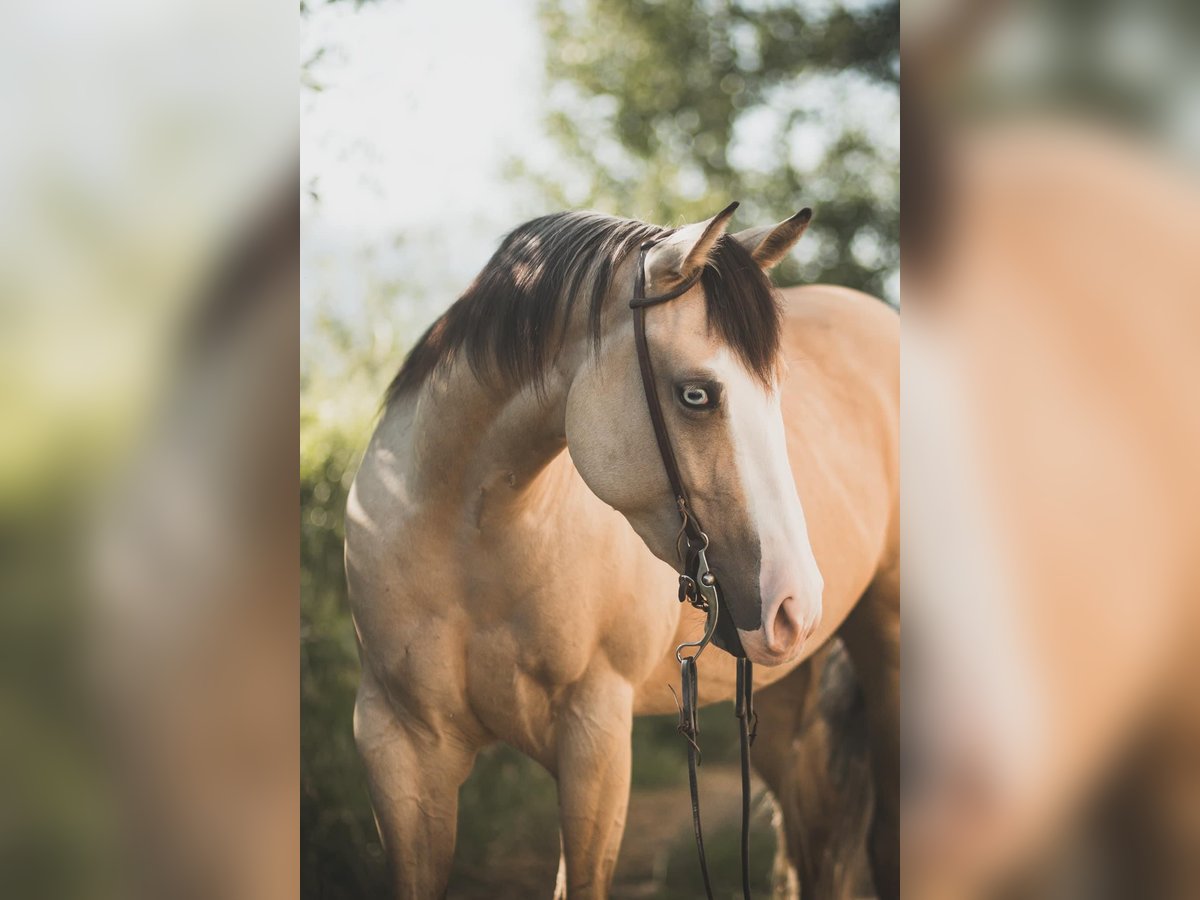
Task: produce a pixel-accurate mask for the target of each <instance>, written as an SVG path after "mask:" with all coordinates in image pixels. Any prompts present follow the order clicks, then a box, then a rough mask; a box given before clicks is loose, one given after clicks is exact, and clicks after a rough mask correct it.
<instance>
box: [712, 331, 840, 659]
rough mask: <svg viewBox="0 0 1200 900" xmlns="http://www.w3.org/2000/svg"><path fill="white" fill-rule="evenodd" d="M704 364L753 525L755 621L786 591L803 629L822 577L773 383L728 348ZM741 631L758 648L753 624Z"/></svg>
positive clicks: (817, 607)
mask: <svg viewBox="0 0 1200 900" xmlns="http://www.w3.org/2000/svg"><path fill="white" fill-rule="evenodd" d="M710 366H711V367H712V369H713V370H714V371H715V372H717V373H719V375H720V378H721V381H722V382H723V383H724V385H725V398H724V399H723V401H722V406H724V408H725V410H726V415H727V417H728V422H729V431H730V434H729V437H730V441H731V443H732V446H733V452H734V464H735V467H736V469H737V476H738V481H739V483H740V484H741V488H742V492H743V495H744V497H745V501H746V508H747V512H748V515H749V517H750V521H751V522H752V523H753V525H754V527H755V529H756V531H757V533H758V539H759V545H760V552H761V568H760V570H759V589H760V593H761V597H762V603H763V608H762V621H763V625H764V626H766V625H767V624H768V623H770V622H771V621H772V620H773V619H774V617H775V616H776V614H777V613H778V612H779V606H780V604H781V603H782V602H783V600H784V599H785V598H787V597H789V596H790V597H792V598H793V600H792V609H793V610H794V611H795V612H797V613H798V614H799V618H800V620H801V629H802V632H811V631H812V630H813V629H815V628H816V626H817V623H818V622H819V621H820V618H821V594H822V591H823V590H824V581H823V579H822V578H821V572H820V569H819V568H818V567H817V560H816V557H815V556H814V555H813V550H812V544H811V542H810V541H809V537H808V525H807V523H806V522H805V519H804V508H803V506H802V505H801V503H800V496H799V494H798V493H797V492H796V481H795V479H794V478H793V477H792V468H791V465H790V463H789V462H788V455H787V441H786V438H785V435H784V427H783V414H782V410H781V406H780V395H779V390H778V389H775V390H771V391H767V390H766V389H764V388H763V386H762V385H761V384H760V383H759V382H757V381H756V380H755V379H753V378H752V377H751V376H750V375H749V373H747V372H746V371H745V370H744V369H743V368H742V367H741V366H739V365H737V364H736V363H735V362H734V360H733V359H732V358H731V357H730V355H729V353H728V351H722V352H721V354H720V355H719V356H718V357H716V358H715V359H713V360H712V361H711V362H710ZM742 638H743V642H744V643H745V644H746V645H747V650H750V649H751V647H753V646H754V645H759V647H760V650H765V649H766V648H765V642H766V638H765V636H764V635H763V634H762V632H761V631H759V632H750V633H748V632H742ZM767 655H769V654H767ZM782 661H783V660H780V662H782Z"/></svg>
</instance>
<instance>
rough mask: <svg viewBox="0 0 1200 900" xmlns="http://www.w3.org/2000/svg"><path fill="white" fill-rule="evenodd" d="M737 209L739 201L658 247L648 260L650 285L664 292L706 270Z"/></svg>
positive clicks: (679, 232) (677, 232)
mask: <svg viewBox="0 0 1200 900" xmlns="http://www.w3.org/2000/svg"><path fill="white" fill-rule="evenodd" d="M737 208H738V204H737V201H734V202H733V203H730V204H729V205H728V206H727V207H725V208H724V209H723V210H721V211H720V212H719V213H717V214H716V215H715V216H713V217H712V218H711V219H707V220H705V221H703V222H695V223H693V224H691V225H684V226H683V227H682V228H677V229H675V231H673V232H671V234H670V235H669V236H668V237H665V238H663V239H662V240H661V241H659V242H658V243H657V244H655V245H654V247H653V248H651V250H650V253H649V254H648V255H647V257H646V273H647V275H648V276H649V278H650V281H651V282H653V283H654V284H655V285H656V287H657V288H658V289H661V288H662V287H663V286H666V285H669V284H671V283H672V282H678V281H683V280H684V279H685V278H690V277H691V276H692V275H694V274H695V273H696V270H697V269H700V268H703V267H704V266H705V264H707V263H708V254H709V253H711V252H712V249H713V247H715V246H716V243H717V241H718V240H719V239H720V237H721V235H723V234H724V233H725V227H726V226H727V225H728V224H729V220H730V219H731V218H732V217H733V211H734V210H735V209H737Z"/></svg>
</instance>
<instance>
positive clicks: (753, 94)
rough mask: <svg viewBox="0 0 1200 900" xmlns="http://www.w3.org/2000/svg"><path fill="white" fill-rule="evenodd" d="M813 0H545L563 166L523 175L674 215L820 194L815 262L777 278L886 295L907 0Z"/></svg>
mask: <svg viewBox="0 0 1200 900" xmlns="http://www.w3.org/2000/svg"><path fill="white" fill-rule="evenodd" d="M813 5H815V4H812V5H805V4H797V5H793V4H771V3H753V4H752V3H733V2H721V0H633V2H630V0H583V2H579V0H543V3H542V6H541V17H542V22H543V25H544V29H545V39H546V44H547V53H546V59H547V64H546V68H547V75H548V77H549V79H550V83H551V90H550V94H549V97H550V103H551V111H550V113H549V121H548V128H549V130H550V133H551V135H552V136H553V137H554V139H555V140H556V141H557V142H558V143H559V145H560V147H561V149H562V151H563V159H564V167H563V169H564V171H563V172H551V173H538V174H536V175H535V174H533V173H528V172H527V173H525V174H527V175H529V176H530V177H532V178H534V179H535V180H536V181H537V182H538V183H539V184H540V185H541V187H542V188H543V189H544V190H545V191H546V193H547V194H548V195H549V196H550V197H551V198H553V199H554V200H556V201H557V205H560V206H580V205H583V206H594V207H596V208H599V209H602V210H606V211H613V212H623V213H627V214H630V215H638V216H642V217H645V218H649V219H651V220H653V221H659V222H667V223H674V222H680V221H684V220H692V219H698V218H702V217H704V216H707V215H711V214H712V213H713V212H715V211H716V210H717V209H720V208H721V207H722V206H724V205H725V204H726V203H727V202H728V201H729V199H731V198H733V199H741V200H743V202H744V208H743V210H742V212H741V213H739V217H740V218H741V219H742V221H745V222H754V223H756V224H757V223H762V222H767V221H771V220H779V219H783V218H786V217H787V216H789V215H791V214H792V213H794V212H795V211H796V209H797V208H799V207H800V206H803V205H809V206H813V207H814V209H815V211H816V217H815V219H814V223H813V226H812V228H811V230H810V235H811V236H810V237H806V239H805V242H806V243H807V244H808V249H807V250H804V249H802V250H801V252H800V253H799V256H800V257H801V258H802V259H803V260H804V262H803V264H802V265H797V264H795V263H791V264H789V265H787V266H785V267H784V268H783V269H782V271H781V272H780V274H779V280H780V281H781V283H785V284H789V283H794V282H796V281H799V280H801V279H803V280H805V281H817V280H819V281H828V282H832V283H836V284H843V285H847V286H851V287H857V288H860V289H863V290H866V291H869V292H872V293H876V294H882V293H884V292H885V290H886V289H887V287H888V279H889V277H890V275H891V274H892V273H893V272H894V270H895V268H896V265H897V260H898V251H897V247H898V240H899V196H898V195H899V139H898V129H899V116H898V107H899V102H898V99H897V94H898V80H899V32H900V21H899V17H900V12H899V4H898V3H897V2H884V3H881V4H875V5H868V6H862V5H856V6H855V7H854V8H853V9H849V8H845V7H842V6H837V5H834V6H832V7H831V8H829V9H827V11H824V12H820V13H816V12H812V11H810V10H809V8H808V7H809V6H813ZM893 120H894V127H893ZM518 168H520V167H519V166H518Z"/></svg>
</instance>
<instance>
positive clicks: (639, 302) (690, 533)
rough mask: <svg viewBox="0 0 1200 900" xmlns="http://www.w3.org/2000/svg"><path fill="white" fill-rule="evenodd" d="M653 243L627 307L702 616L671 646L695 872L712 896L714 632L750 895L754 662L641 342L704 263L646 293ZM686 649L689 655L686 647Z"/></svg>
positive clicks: (679, 542) (682, 557)
mask: <svg viewBox="0 0 1200 900" xmlns="http://www.w3.org/2000/svg"><path fill="white" fill-rule="evenodd" d="M656 243H657V241H647V242H646V243H644V244H642V246H641V249H640V252H639V253H638V266H637V275H636V276H635V280H634V291H633V299H632V300H630V301H629V307H630V309H632V310H633V335H634V342H635V344H636V345H637V357H638V367H639V368H640V369H641V374H642V389H643V390H644V391H645V393H646V407H647V409H648V410H649V411H650V422H651V423H652V424H653V426H654V438H655V440H656V441H657V442H658V454H659V456H660V457H661V458H662V463H663V468H664V469H665V470H666V472H667V480H668V481H669V482H670V485H671V493H672V494H673V495H674V499H675V506H676V508H677V509H678V510H679V516H680V528H679V535H678V536H677V538H676V541H675V543H676V552H677V553H678V554H679V567H680V573H679V602H681V603H682V602H684V601H685V600H686V601H687V602H689V603H691V604H692V606H694V607H696V608H697V609H699V610H701V611H702V612H703V613H704V614H705V617H706V618H705V626H704V634H703V636H702V637H701V638H700V640H698V641H685V642H684V643H682V644H680V645H679V646H678V647H677V648H676V649H675V657H676V659H678V660H679V665H680V680H681V682H682V684H681V695H682V696H681V698H680V699H679V707H680V710H679V731H680V732H681V733H682V734H683V736H684V737H685V738H686V739H687V743H688V751H687V752H688V782H689V785H690V787H691V792H692V824H693V826H694V828H695V832H696V851H697V853H698V854H699V856H700V872H701V874H702V875H703V876H704V890H705V893H706V894H707V895H708V898H709V900H712V896H713V893H712V886H711V885H710V883H709V877H708V861H707V858H706V857H705V854H704V835H703V832H702V831H701V828H700V793H699V788H698V784H697V780H696V767H697V766H698V765H699V764H700V746H699V744H697V742H696V738H697V736H698V734H699V729H698V728H697V720H696V710H697V672H696V660H697V659H698V658H699V657H700V654H701V653H703V652H704V648H705V647H707V646H708V644H709V642H710V641H712V640H713V638H714V636H715V637H716V643H717V646H719V647H721V648H722V649H723V650H725V651H727V652H728V653H730V654H731V655H732V656H734V657H736V659H737V699H736V701H735V704H734V710H735V713H736V714H737V717H738V722H739V731H740V744H741V756H742V893H743V896H744V897H745V898H747V900H749V897H750V745H751V744H752V743H753V742H754V732H755V730H756V728H757V721H758V717H757V715H756V714H755V712H754V704H753V674H754V670H753V663H751V662H750V660H749V659H747V658H746V651H745V650H744V649H743V648H742V642H741V639H740V638H739V637H738V631H737V625H736V624H735V623H734V621H733V616H732V614H731V613H729V612H728V611H724V612H725V615H722V614H721V613H722V612H723V610H722V608H721V591H720V585H719V583H718V581H717V576H716V574H715V573H714V572H713V570H712V569H711V568H710V567H709V565H708V557H707V551H708V545H709V540H708V535H707V534H705V532H704V530H703V529H702V528H701V527H700V520H699V519H697V518H696V513H695V511H694V510H693V509H692V507H691V504H690V503H689V502H688V495H687V490H686V489H685V488H684V485H683V477H682V476H681V475H680V472H679V462H678V460H676V458H675V448H674V447H673V445H672V444H671V434H670V432H669V431H668V430H667V420H666V417H665V415H664V414H663V407H662V401H661V400H660V398H659V395H658V388H657V386H656V385H655V381H654V365H653V363H652V362H651V360H650V345H649V344H648V343H647V341H646V309H647V307H650V306H657V305H658V304H660V303H666V302H668V301H670V300H674V299H675V298H677V297H681V296H683V295H684V294H686V293H687V292H688V291H689V290H691V289H692V288H693V287H694V286H695V285H696V282H698V281H699V280H700V276H701V274H702V273H703V271H704V270H703V268H701V269H699V270H697V271H696V272H695V274H693V275H692V276H690V277H689V278H687V279H686V280H685V281H684V282H683V283H682V284H680V285H679V286H678V287H676V288H674V289H672V290H670V291H668V292H667V293H665V294H659V295H657V296H654V297H647V296H646V255H647V254H648V253H649V252H650V248H651V247H653V246H654V245H655V244H656ZM689 650H690V651H691V652H690V653H688V652H687V651H689Z"/></svg>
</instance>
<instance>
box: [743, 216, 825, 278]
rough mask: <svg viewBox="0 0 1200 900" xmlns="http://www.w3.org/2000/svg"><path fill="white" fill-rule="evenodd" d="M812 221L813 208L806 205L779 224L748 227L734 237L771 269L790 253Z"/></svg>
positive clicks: (756, 259) (757, 259) (761, 264)
mask: <svg viewBox="0 0 1200 900" xmlns="http://www.w3.org/2000/svg"><path fill="white" fill-rule="evenodd" d="M810 221H812V210H811V209H809V208H808V207H807V206H806V207H805V208H804V209H802V210H800V212H798V213H796V214H795V215H794V216H792V217H791V218H790V219H786V220H784V221H783V222H780V223H779V224H778V225H764V226H762V227H761V228H747V229H746V230H745V231H739V232H738V233H737V234H735V235H734V236H733V239H734V240H735V241H737V242H738V243H739V244H741V245H742V246H743V247H745V248H746V249H747V250H749V251H750V255H751V256H752V257H754V261H755V262H756V263H758V264H759V265H760V266H762V267H763V268H764V269H770V268H771V267H772V266H775V265H776V264H778V263H779V262H780V260H782V259H783V258H784V257H785V256H787V255H788V251H789V250H791V249H792V247H794V246H795V245H796V241H798V240H800V236H801V235H802V234H804V231H805V229H807V228H808V223H809V222H810Z"/></svg>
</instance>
